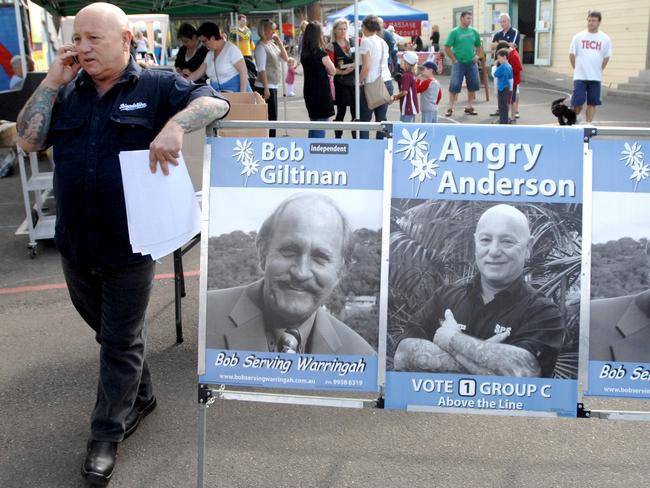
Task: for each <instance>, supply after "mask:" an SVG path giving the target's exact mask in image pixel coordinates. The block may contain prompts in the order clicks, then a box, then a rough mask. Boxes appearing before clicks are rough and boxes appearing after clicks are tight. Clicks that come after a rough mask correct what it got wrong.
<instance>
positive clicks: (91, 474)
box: [81, 440, 117, 486]
mask: <svg viewBox="0 0 650 488" xmlns="http://www.w3.org/2000/svg"><path fill="white" fill-rule="evenodd" d="M116 456H117V443H116V442H106V441H94V440H90V441H88V452H87V453H86V460H85V461H84V463H83V466H81V475H82V476H83V477H84V478H85V479H86V484H87V486H106V485H108V482H109V481H110V480H111V476H112V475H113V469H114V468H115V457H116Z"/></svg>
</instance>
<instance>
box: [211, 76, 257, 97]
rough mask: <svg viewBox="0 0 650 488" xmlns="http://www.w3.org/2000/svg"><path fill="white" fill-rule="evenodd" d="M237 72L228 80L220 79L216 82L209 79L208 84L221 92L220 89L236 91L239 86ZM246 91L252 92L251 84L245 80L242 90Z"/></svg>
mask: <svg viewBox="0 0 650 488" xmlns="http://www.w3.org/2000/svg"><path fill="white" fill-rule="evenodd" d="M239 79H240V76H239V73H238V74H236V75H235V76H233V77H232V78H230V79H229V80H226V81H221V82H218V81H216V80H210V86H212V88H214V89H215V90H217V91H219V92H221V91H229V92H238V91H239V89H240V88H241V87H240V83H239ZM244 91H246V92H252V91H253V90H252V89H251V85H250V84H249V83H248V82H246V89H245V90H244Z"/></svg>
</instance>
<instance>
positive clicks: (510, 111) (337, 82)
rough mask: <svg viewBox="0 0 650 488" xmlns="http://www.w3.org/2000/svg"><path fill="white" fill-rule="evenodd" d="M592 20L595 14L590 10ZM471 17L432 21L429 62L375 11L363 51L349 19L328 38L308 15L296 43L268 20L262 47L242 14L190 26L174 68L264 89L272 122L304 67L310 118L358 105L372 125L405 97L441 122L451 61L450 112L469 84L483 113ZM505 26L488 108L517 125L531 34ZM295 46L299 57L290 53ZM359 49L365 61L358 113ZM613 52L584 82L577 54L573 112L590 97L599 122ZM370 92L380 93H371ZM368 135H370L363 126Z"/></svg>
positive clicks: (405, 107)
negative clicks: (443, 77) (449, 25)
mask: <svg viewBox="0 0 650 488" xmlns="http://www.w3.org/2000/svg"><path fill="white" fill-rule="evenodd" d="M594 15H595V16H594V17H593V20H597V24H599V23H600V14H599V13H598V12H595V13H594ZM589 18H590V19H592V17H591V13H590V17H589ZM472 20H473V16H472V12H470V11H464V12H462V13H461V15H460V19H459V25H458V26H456V27H455V28H453V29H452V30H451V31H450V32H449V33H448V34H447V37H446V39H444V40H443V39H442V37H441V33H440V29H439V27H438V26H437V25H432V26H431V35H430V37H429V40H430V47H429V49H430V51H429V53H430V54H429V55H428V56H427V59H426V60H425V61H424V62H420V61H421V58H420V57H419V56H418V55H417V53H418V52H422V51H423V50H424V49H426V48H425V46H424V42H423V40H422V38H421V37H420V36H415V37H414V38H413V39H412V42H411V43H408V45H407V49H406V50H404V51H403V52H402V53H399V51H398V47H397V46H398V44H399V43H400V42H401V41H403V40H404V39H403V38H401V37H400V36H399V35H398V34H397V33H396V32H395V30H394V27H393V26H390V25H389V26H385V25H384V22H383V20H382V19H381V18H380V17H377V16H375V15H369V16H366V17H365V18H364V19H363V22H362V23H361V33H362V36H361V37H360V39H359V50H358V53H355V52H354V45H355V42H354V39H353V38H352V37H351V36H353V35H354V34H353V32H351V29H350V25H349V23H348V21H347V20H346V19H344V18H341V19H338V20H336V21H335V22H334V24H333V26H332V29H331V32H330V35H329V36H325V35H324V30H323V26H322V25H321V24H320V23H319V22H307V21H303V22H302V23H301V24H300V32H299V35H298V36H297V42H296V43H295V44H294V43H293V42H292V43H291V45H290V46H285V44H284V43H283V42H282V40H281V37H280V35H279V32H278V30H277V25H276V24H275V23H274V22H273V21H272V20H262V21H261V22H260V23H259V26H258V33H259V36H260V39H259V41H258V42H257V45H256V44H255V43H254V42H253V34H252V32H251V29H250V28H249V27H248V25H247V18H246V16H245V15H243V14H240V15H239V16H238V19H237V24H236V25H235V26H232V27H231V29H230V31H229V32H227V33H225V32H223V31H222V30H221V29H220V28H219V26H217V25H216V24H214V23H212V22H206V23H204V24H203V25H201V26H200V27H199V28H198V30H197V29H195V28H194V27H192V26H191V25H189V24H183V25H182V26H181V27H180V29H179V30H178V40H179V42H180V44H181V45H182V46H181V48H180V49H179V51H178V54H177V56H176V61H175V67H176V70H177V72H178V73H179V74H181V75H182V76H184V77H186V78H188V79H190V80H193V81H197V82H202V81H205V82H207V83H209V84H210V85H211V86H212V87H213V88H214V89H216V90H217V91H234V92H244V91H251V90H254V91H256V92H258V93H259V94H260V95H261V96H262V97H263V98H264V100H265V101H266V103H267V104H268V118H269V120H277V119H278V92H279V88H281V86H284V90H282V91H281V92H280V94H281V95H282V94H283V95H285V96H288V97H293V96H295V95H296V91H295V88H294V87H295V84H296V77H297V76H299V74H302V75H303V76H304V83H303V93H302V95H303V98H304V102H305V108H306V110H307V113H308V115H309V120H311V121H330V120H333V121H336V122H342V121H344V120H345V117H346V114H347V112H348V111H349V112H350V120H351V121H361V122H370V121H372V120H373V119H374V121H376V122H382V121H385V120H387V116H388V108H389V105H390V104H392V103H397V104H399V110H400V121H402V122H416V121H421V122H423V123H431V122H437V120H438V106H439V104H440V103H441V101H442V92H443V90H442V89H441V87H440V84H439V82H438V80H436V74H439V73H442V63H443V60H444V59H446V60H447V63H448V64H450V65H451V72H450V80H449V86H448V96H447V97H446V98H447V108H446V111H445V112H444V117H446V118H450V117H452V116H453V115H454V110H456V104H457V103H458V96H459V94H460V92H461V90H462V88H463V85H465V87H466V89H467V100H466V103H465V106H464V107H463V110H462V112H463V114H465V115H470V116H474V115H477V114H478V112H477V111H476V110H475V108H474V101H475V99H476V92H477V91H478V90H479V88H480V85H481V80H480V76H479V67H480V65H481V60H485V57H486V52H485V51H484V49H483V45H482V41H481V37H480V35H479V32H478V31H477V30H476V29H475V28H474V27H472ZM590 22H592V21H590ZM592 23H594V22H592ZM499 24H500V27H501V29H500V30H498V31H497V32H496V33H495V34H494V36H493V38H492V43H491V45H490V49H491V52H492V53H493V57H494V60H493V62H492V69H491V73H492V76H493V78H494V86H495V90H496V99H497V102H498V107H497V109H496V110H495V111H494V112H492V113H490V114H489V115H490V116H492V117H498V118H497V119H495V121H494V122H495V123H500V124H512V123H515V122H516V121H517V119H519V96H520V93H519V85H520V83H521V76H522V71H523V65H522V62H521V57H520V55H519V50H520V44H521V39H522V37H521V35H520V33H519V31H518V30H517V29H515V28H514V27H513V26H512V24H511V19H510V16H509V15H508V14H507V13H502V14H501V15H500V16H499ZM597 27H598V26H597V25H595V31H594V26H591V25H590V29H591V30H588V31H585V32H587V33H588V34H590V35H591V36H592V37H593V36H594V35H596V36H597V37H598V38H599V39H604V38H606V36H605V35H604V34H602V33H599V32H598V29H597ZM603 36H605V37H603ZM607 39H608V38H607ZM292 41H293V38H292ZM607 45H608V46H609V44H607ZM294 46H295V49H294ZM579 47H580V44H579V43H577V41H575V40H574V42H573V43H572V48H571V49H572V51H571V52H572V54H571V62H572V63H573V65H574V66H575V65H576V56H575V52H577V50H578V49H579ZM289 51H291V52H292V54H293V55H294V57H290V56H289V54H288V53H289ZM355 54H356V55H357V56H358V58H359V65H360V72H359V78H358V80H359V90H360V98H359V107H358V114H359V115H358V117H357V106H356V98H355V87H356V78H355V74H354V63H355ZM586 54H590V53H586ZM591 54H593V53H591ZM609 55H611V52H606V53H604V55H603V56H596V57H597V58H598V59H597V60H596V61H595V62H596V63H597V64H598V66H596V67H595V68H594V69H588V70H587V71H588V72H589V73H588V74H590V75H591V76H592V78H594V79H593V80H591V79H587V80H582V79H581V77H582V75H581V74H580V73H582V72H583V71H585V68H583V64H584V63H587V64H589V65H590V66H591V65H592V64H594V61H593V60H591V58H589V59H586V58H587V57H588V56H586V55H583V56H582V59H578V61H577V66H578V67H577V68H576V76H578V78H576V80H579V82H578V83H576V86H575V94H574V96H573V98H572V105H571V108H570V110H572V111H574V113H576V114H578V113H580V110H581V108H582V106H583V105H584V103H585V102H586V103H587V104H588V109H587V122H591V120H592V119H593V114H594V112H595V107H596V105H599V104H600V93H599V91H598V88H599V86H600V82H599V75H600V73H602V70H603V69H604V67H605V65H606V64H607V62H606V61H603V59H607V60H608V59H609ZM594 59H595V58H594ZM484 66H485V65H484ZM594 66H595V65H594ZM299 67H301V70H302V73H300V71H299ZM594 74H597V75H598V76H593V75H594ZM596 78H598V79H596ZM379 79H381V81H382V82H383V84H384V87H385V90H384V88H382V87H380V86H378V85H381V82H378V81H377V80H379ZM371 91H372V94H371V93H369V92H371ZM375 92H377V93H380V94H381V96H383V97H384V98H383V103H379V104H377V103H375V99H374V98H375V97H374V94H375ZM371 95H372V96H371ZM369 98H373V101H372V103H369V102H368V100H369ZM270 135H271V137H274V136H275V131H274V130H271V131H270ZM309 137H314V138H319V137H325V131H323V130H310V131H309ZM335 137H337V138H340V137H342V131H340V130H337V131H335ZM352 137H355V138H356V137H357V134H356V132H354V131H353V132H352ZM359 137H360V138H362V139H364V138H368V132H366V131H361V132H360V133H359ZM377 137H379V138H381V137H383V134H382V133H381V132H380V133H378V136H377Z"/></svg>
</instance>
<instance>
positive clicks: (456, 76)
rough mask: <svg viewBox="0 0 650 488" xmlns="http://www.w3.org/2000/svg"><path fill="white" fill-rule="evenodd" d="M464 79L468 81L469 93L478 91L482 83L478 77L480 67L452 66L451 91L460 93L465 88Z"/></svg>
mask: <svg viewBox="0 0 650 488" xmlns="http://www.w3.org/2000/svg"><path fill="white" fill-rule="evenodd" d="M463 79H465V80H467V91H471V92H474V91H478V90H479V89H480V88H481V82H480V80H479V77H478V65H477V64H476V63H461V62H458V63H454V64H452V65H451V77H450V78H449V91H450V92H451V93H460V90H461V88H462V87H463Z"/></svg>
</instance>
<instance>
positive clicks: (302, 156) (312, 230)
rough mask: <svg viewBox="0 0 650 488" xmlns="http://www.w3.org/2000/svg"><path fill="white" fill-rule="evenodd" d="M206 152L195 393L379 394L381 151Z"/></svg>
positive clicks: (265, 147) (293, 143) (274, 148)
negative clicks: (225, 388) (201, 386)
mask: <svg viewBox="0 0 650 488" xmlns="http://www.w3.org/2000/svg"><path fill="white" fill-rule="evenodd" d="M210 143H211V145H212V163H211V174H210V190H209V195H208V199H209V240H208V253H207V272H208V280H207V300H206V303H207V307H206V308H207V311H206V321H205V323H206V336H205V339H206V341H205V343H206V351H205V353H206V364H205V366H206V368H205V374H204V375H202V376H200V378H199V381H200V382H201V383H209V384H226V385H245V386H259V387H268V388H296V389H310V390H312V389H313V390H349V391H378V384H377V364H378V360H377V348H378V338H379V313H378V308H379V303H378V297H379V289H380V256H381V242H382V238H381V234H382V228H381V227H382V205H383V202H382V199H383V185H384V182H383V176H384V166H385V164H388V163H387V156H386V154H387V151H386V148H387V145H386V141H381V140H380V141H375V140H372V141H371V140H366V141H361V140H355V141H341V140H329V139H316V140H315V139H311V140H309V139H280V138H278V139H235V138H218V139H212V140H211V142H210Z"/></svg>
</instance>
